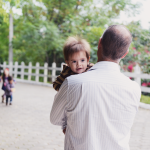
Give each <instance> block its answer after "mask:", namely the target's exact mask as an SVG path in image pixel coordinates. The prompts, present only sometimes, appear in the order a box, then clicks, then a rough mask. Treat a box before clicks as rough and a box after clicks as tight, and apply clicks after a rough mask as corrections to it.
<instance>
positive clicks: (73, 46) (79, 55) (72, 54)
mask: <svg viewBox="0 0 150 150" xmlns="http://www.w3.org/2000/svg"><path fill="white" fill-rule="evenodd" d="M63 52H64V58H65V62H66V64H65V65H63V70H62V72H61V73H60V75H59V76H58V77H57V78H56V80H55V81H54V82H53V88H54V89H55V90H56V91H59V88H60V86H61V84H62V83H63V81H64V80H65V78H67V77H68V76H70V75H74V74H80V73H83V72H86V71H87V70H88V69H90V68H91V67H92V66H93V65H94V64H91V63H89V60H90V45H89V43H88V42H87V41H86V40H84V39H80V38H78V37H69V38H68V39H67V41H66V43H65V45H64V49H63ZM65 131H66V128H65V129H63V132H64V134H65Z"/></svg>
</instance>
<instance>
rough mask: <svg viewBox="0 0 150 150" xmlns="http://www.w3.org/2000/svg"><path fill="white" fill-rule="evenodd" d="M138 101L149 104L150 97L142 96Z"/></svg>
mask: <svg viewBox="0 0 150 150" xmlns="http://www.w3.org/2000/svg"><path fill="white" fill-rule="evenodd" d="M140 101H141V102H142V103H145V104H150V96H145V95H142V96H141V100H140Z"/></svg>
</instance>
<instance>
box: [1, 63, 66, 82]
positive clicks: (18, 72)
mask: <svg viewBox="0 0 150 150" xmlns="http://www.w3.org/2000/svg"><path fill="white" fill-rule="evenodd" d="M63 64H64V63H62V64H61V67H56V63H55V62H54V63H52V66H51V67H49V66H48V64H47V63H45V64H44V66H40V64H39V63H36V65H35V66H33V65H32V63H31V62H29V64H28V66H26V65H25V64H24V62H21V64H20V65H19V64H18V62H15V63H14V64H13V63H10V64H7V63H6V62H4V63H3V64H1V65H0V66H1V67H2V68H3V70H4V69H5V68H9V74H10V75H12V76H13V77H14V78H15V79H17V78H19V79H21V80H25V81H34V82H36V83H38V82H39V81H40V80H39V79H40V77H42V78H43V82H44V83H47V82H48V78H49V79H50V80H49V81H50V82H53V81H55V78H56V77H57V76H56V71H59V72H60V71H61V70H62V67H63ZM25 76H26V78H25ZM32 77H34V80H33V78H32Z"/></svg>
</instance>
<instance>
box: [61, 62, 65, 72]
mask: <svg viewBox="0 0 150 150" xmlns="http://www.w3.org/2000/svg"><path fill="white" fill-rule="evenodd" d="M64 64H65V63H64V62H62V63H61V70H63V65H64Z"/></svg>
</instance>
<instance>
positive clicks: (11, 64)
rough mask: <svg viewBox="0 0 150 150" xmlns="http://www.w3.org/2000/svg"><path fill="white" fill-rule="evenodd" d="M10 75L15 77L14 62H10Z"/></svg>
mask: <svg viewBox="0 0 150 150" xmlns="http://www.w3.org/2000/svg"><path fill="white" fill-rule="evenodd" d="M9 74H10V75H11V76H12V75H13V62H9Z"/></svg>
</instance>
